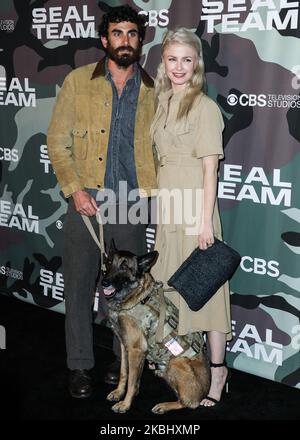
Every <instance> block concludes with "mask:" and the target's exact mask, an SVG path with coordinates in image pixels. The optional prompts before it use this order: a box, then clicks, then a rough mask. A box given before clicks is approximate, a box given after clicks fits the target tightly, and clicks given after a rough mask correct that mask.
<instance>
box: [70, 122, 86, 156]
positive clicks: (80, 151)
mask: <svg viewBox="0 0 300 440" xmlns="http://www.w3.org/2000/svg"><path fill="white" fill-rule="evenodd" d="M72 135H73V145H72V152H73V155H74V157H75V158H76V159H80V160H84V159H86V156H87V149H88V139H87V138H88V136H87V130H86V129H85V128H74V129H73V130H72Z"/></svg>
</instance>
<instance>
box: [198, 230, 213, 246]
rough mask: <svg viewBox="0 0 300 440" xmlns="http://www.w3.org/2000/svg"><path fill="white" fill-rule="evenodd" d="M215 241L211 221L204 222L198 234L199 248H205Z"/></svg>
mask: <svg viewBox="0 0 300 440" xmlns="http://www.w3.org/2000/svg"><path fill="white" fill-rule="evenodd" d="M214 242H215V238H214V228H213V225H212V223H209V224H204V225H203V226H202V228H201V232H200V234H199V235H198V244H199V248H200V249H201V250H204V251H205V250H206V249H207V248H209V247H210V246H212V245H213V244H214Z"/></svg>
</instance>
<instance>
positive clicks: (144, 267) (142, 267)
mask: <svg viewBox="0 0 300 440" xmlns="http://www.w3.org/2000/svg"><path fill="white" fill-rule="evenodd" d="M157 258H158V252H157V251H152V252H148V253H147V254H145V255H142V256H141V257H138V258H137V261H138V270H139V271H140V272H143V273H144V272H149V271H150V269H151V267H152V266H154V264H155V263H156V260H157Z"/></svg>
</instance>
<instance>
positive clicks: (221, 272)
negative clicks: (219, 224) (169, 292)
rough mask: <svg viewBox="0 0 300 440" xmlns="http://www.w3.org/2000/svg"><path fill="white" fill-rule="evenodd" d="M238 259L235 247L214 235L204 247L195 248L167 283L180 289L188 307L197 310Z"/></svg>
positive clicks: (227, 275) (220, 283)
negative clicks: (211, 240) (213, 240)
mask: <svg viewBox="0 0 300 440" xmlns="http://www.w3.org/2000/svg"><path fill="white" fill-rule="evenodd" d="M240 261H241V256H240V254H239V253H238V252H237V251H236V250H234V249H232V248H231V247H230V246H228V245H227V244H225V243H224V242H223V241H220V240H218V239H217V238H215V242H214V244H213V245H212V246H211V247H209V248H207V249H206V250H204V251H202V250H201V249H199V248H196V249H195V250H194V251H193V252H192V253H191V255H190V256H189V257H188V258H187V259H186V260H185V261H184V262H183V263H182V265H181V266H180V267H179V268H178V269H177V270H176V272H175V273H174V274H173V275H172V276H171V278H170V279H169V280H168V284H169V286H171V287H174V289H176V290H177V291H178V292H179V293H180V295H181V296H182V297H183V298H184V300H185V301H186V303H187V305H188V306H189V308H190V309H191V310H193V311H198V310H200V309H201V308H202V307H203V306H204V304H205V303H207V301H208V300H209V299H210V298H211V297H212V296H213V295H214V294H215V293H216V292H217V290H218V289H219V288H220V287H221V286H222V285H223V284H224V283H225V282H226V281H228V280H229V279H230V278H231V277H232V275H233V274H234V272H235V271H236V269H237V267H238V265H239V264H240Z"/></svg>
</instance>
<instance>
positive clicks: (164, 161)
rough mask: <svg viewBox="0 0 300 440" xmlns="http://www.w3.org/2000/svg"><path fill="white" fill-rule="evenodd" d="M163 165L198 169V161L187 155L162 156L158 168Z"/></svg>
mask: <svg viewBox="0 0 300 440" xmlns="http://www.w3.org/2000/svg"><path fill="white" fill-rule="evenodd" d="M165 165H172V166H177V167H180V166H184V167H199V166H200V161H199V159H197V158H196V157H195V156H188V155H186V156H185V155H183V154H182V155H177V154H176V155H168V156H162V157H161V158H160V161H159V166H160V167H163V166H165Z"/></svg>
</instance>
